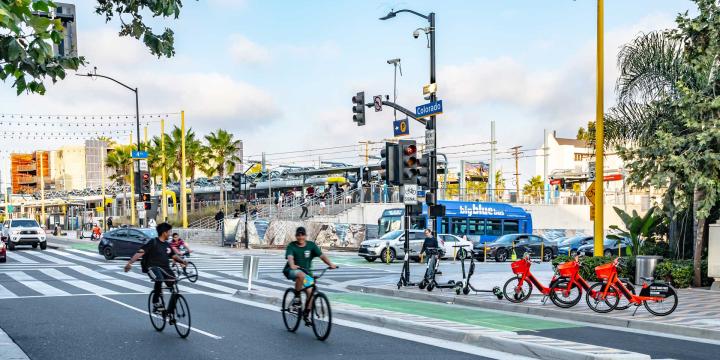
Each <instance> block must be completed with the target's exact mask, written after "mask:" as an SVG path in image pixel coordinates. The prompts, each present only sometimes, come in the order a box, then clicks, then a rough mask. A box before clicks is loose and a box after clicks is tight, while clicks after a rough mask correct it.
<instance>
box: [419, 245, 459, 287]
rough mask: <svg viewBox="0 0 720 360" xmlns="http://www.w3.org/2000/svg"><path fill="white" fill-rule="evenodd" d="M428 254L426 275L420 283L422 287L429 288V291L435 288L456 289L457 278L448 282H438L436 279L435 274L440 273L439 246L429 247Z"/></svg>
mask: <svg viewBox="0 0 720 360" xmlns="http://www.w3.org/2000/svg"><path fill="white" fill-rule="evenodd" d="M427 254H428V256H430V258H429V259H428V262H427V267H426V269H425V276H424V277H423V279H422V281H420V283H419V284H418V287H419V288H420V289H427V291H433V289H435V288H438V289H454V288H455V286H456V285H455V280H450V281H448V282H447V284H438V283H437V281H436V280H435V276H436V275H437V274H438V273H439V271H438V269H439V268H440V252H439V250H438V249H437V248H427Z"/></svg>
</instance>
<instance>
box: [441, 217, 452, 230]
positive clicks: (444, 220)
mask: <svg viewBox="0 0 720 360" xmlns="http://www.w3.org/2000/svg"><path fill="white" fill-rule="evenodd" d="M449 229H450V219H448V218H446V217H444V218H442V220H441V221H440V233H441V234H448V233H449V232H448V230H449Z"/></svg>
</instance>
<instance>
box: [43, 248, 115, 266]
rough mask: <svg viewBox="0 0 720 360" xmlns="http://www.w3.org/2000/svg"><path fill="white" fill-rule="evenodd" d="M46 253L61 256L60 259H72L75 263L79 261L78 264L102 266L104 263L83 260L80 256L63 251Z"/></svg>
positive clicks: (51, 250)
mask: <svg viewBox="0 0 720 360" xmlns="http://www.w3.org/2000/svg"><path fill="white" fill-rule="evenodd" d="M47 252H49V253H52V254H55V255H58V256H62V257H65V258H68V259H73V260H75V261H80V262H84V263H88V264H102V263H104V262H100V261H97V260H91V259H88V258H84V257H82V256H77V255H73V254H70V253H67V252H64V251H59V250H53V249H50V250H47Z"/></svg>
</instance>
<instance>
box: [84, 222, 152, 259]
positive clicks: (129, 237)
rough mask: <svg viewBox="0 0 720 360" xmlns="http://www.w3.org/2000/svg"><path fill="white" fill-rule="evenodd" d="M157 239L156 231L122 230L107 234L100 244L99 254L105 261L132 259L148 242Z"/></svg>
mask: <svg viewBox="0 0 720 360" xmlns="http://www.w3.org/2000/svg"><path fill="white" fill-rule="evenodd" d="M155 237H157V231H155V229H148V228H120V229H114V230H111V231H108V232H106V233H105V234H103V236H102V237H101V238H100V242H99V243H98V252H99V253H100V255H103V256H104V257H105V259H107V260H112V259H114V258H116V257H131V256H133V255H134V254H135V253H136V252H137V251H138V249H140V247H142V246H143V245H144V244H145V243H146V242H148V240H150V239H152V238H155Z"/></svg>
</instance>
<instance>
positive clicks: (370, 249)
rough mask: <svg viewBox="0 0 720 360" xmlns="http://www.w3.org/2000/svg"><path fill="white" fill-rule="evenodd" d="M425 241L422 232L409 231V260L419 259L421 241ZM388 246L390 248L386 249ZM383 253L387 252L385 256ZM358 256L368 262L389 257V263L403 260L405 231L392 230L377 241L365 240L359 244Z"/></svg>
mask: <svg viewBox="0 0 720 360" xmlns="http://www.w3.org/2000/svg"><path fill="white" fill-rule="evenodd" d="M424 240H425V234H424V233H423V230H416V229H412V230H410V250H412V251H413V252H412V253H411V254H412V255H411V256H410V258H411V259H419V258H420V257H419V254H418V253H419V252H420V249H421V248H422V244H423V241H424ZM438 243H439V245H440V247H441V249H440V250H441V252H444V251H443V250H442V243H441V241H440V240H438ZM388 244H389V245H390V247H389V248H388ZM385 251H389V254H386V253H385ZM358 256H360V257H363V258H365V260H367V261H369V262H373V261H375V259H381V260H383V259H385V258H386V256H389V257H390V261H391V262H392V261H395V260H396V259H403V258H404V257H405V230H393V231H390V232H388V233H386V234H385V235H383V236H381V237H380V238H379V239H370V240H365V241H363V242H361V243H360V248H359V249H358Z"/></svg>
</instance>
